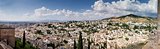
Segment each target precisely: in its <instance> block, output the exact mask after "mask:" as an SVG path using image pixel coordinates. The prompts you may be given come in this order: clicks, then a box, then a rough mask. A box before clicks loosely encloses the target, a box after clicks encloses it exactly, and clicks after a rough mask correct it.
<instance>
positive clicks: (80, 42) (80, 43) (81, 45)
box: [78, 32, 83, 49]
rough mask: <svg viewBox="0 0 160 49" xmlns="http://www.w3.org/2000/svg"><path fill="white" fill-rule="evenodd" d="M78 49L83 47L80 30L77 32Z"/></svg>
mask: <svg viewBox="0 0 160 49" xmlns="http://www.w3.org/2000/svg"><path fill="white" fill-rule="evenodd" d="M78 49H83V40H82V33H81V32H79V40H78Z"/></svg>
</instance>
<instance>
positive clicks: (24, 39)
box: [23, 31, 26, 48]
mask: <svg viewBox="0 0 160 49" xmlns="http://www.w3.org/2000/svg"><path fill="white" fill-rule="evenodd" d="M25 41H26V36H25V31H24V32H23V48H24V47H25Z"/></svg>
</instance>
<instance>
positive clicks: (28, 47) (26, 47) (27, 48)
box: [15, 39, 38, 49]
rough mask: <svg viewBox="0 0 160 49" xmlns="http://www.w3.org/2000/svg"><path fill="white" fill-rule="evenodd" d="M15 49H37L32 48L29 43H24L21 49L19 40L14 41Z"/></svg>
mask: <svg viewBox="0 0 160 49" xmlns="http://www.w3.org/2000/svg"><path fill="white" fill-rule="evenodd" d="M15 49H38V48H35V47H33V46H32V45H31V44H30V43H29V42H26V45H25V46H24V48H23V42H22V41H21V39H16V46H15Z"/></svg>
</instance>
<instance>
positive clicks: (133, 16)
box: [102, 14, 155, 20]
mask: <svg viewBox="0 0 160 49" xmlns="http://www.w3.org/2000/svg"><path fill="white" fill-rule="evenodd" d="M126 17H131V18H145V19H155V18H153V17H144V16H138V15H134V14H129V15H124V16H119V17H110V18H104V19H102V20H108V19H122V18H126Z"/></svg>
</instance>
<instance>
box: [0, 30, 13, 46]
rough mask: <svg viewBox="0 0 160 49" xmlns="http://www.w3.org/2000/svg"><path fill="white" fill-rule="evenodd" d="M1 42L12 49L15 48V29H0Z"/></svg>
mask: <svg viewBox="0 0 160 49" xmlns="http://www.w3.org/2000/svg"><path fill="white" fill-rule="evenodd" d="M0 41H3V42H5V43H6V44H8V45H10V46H11V47H15V29H14V28H0Z"/></svg>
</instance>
